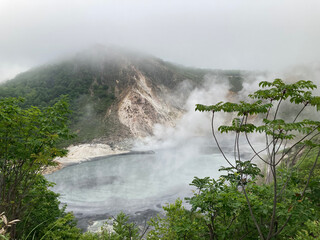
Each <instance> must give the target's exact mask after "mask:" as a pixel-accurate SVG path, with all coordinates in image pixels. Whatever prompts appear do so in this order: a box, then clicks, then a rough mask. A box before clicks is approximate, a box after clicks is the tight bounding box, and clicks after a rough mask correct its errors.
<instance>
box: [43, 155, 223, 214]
mask: <svg viewBox="0 0 320 240" xmlns="http://www.w3.org/2000/svg"><path fill="white" fill-rule="evenodd" d="M222 165H226V164H225V161H224V159H223V158H222V157H221V154H220V153H218V152H216V153H215V152H213V151H210V153H207V154H204V153H198V152H196V153H193V154H190V152H186V151H179V150H175V151H172V150H170V151H164V150H163V151H157V152H156V153H155V154H139V155H118V156H113V157H107V158H105V159H101V160H97V161H89V162H84V163H81V164H77V165H73V166H69V167H66V168H64V169H62V170H60V171H57V172H54V173H53V174H50V175H47V176H46V177H47V179H48V180H49V181H52V182H55V183H56V185H55V186H54V188H53V190H54V191H55V192H58V193H60V194H61V196H60V200H61V202H62V203H66V204H67V205H68V207H67V210H68V211H73V212H74V213H78V214H88V215H90V214H100V213H110V214H117V213H119V212H120V211H121V210H122V211H125V212H127V213H130V212H132V213H133V212H136V211H143V210H146V209H154V210H160V208H161V207H160V206H161V205H164V204H165V203H168V202H170V203H171V202H174V201H175V199H176V198H178V197H180V198H181V199H183V198H184V197H187V196H191V195H192V188H191V186H189V183H191V182H192V180H193V178H194V176H197V177H206V176H210V177H218V176H219V175H220V173H219V171H218V169H219V168H220V166H222Z"/></svg>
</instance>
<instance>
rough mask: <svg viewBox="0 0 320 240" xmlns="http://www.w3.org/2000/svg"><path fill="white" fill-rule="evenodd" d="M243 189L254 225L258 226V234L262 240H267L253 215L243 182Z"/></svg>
mask: <svg viewBox="0 0 320 240" xmlns="http://www.w3.org/2000/svg"><path fill="white" fill-rule="evenodd" d="M241 187H242V191H243V193H244V196H245V197H246V201H247V204H248V207H249V212H250V215H251V218H252V220H253V222H254V225H256V228H257V230H258V232H259V235H260V238H261V239H262V240H264V239H265V238H264V236H263V234H262V231H261V229H260V226H259V224H258V222H257V220H256V218H255V216H254V215H253V211H252V207H251V204H250V200H249V198H248V195H247V191H246V189H245V187H244V185H243V183H242V182H241Z"/></svg>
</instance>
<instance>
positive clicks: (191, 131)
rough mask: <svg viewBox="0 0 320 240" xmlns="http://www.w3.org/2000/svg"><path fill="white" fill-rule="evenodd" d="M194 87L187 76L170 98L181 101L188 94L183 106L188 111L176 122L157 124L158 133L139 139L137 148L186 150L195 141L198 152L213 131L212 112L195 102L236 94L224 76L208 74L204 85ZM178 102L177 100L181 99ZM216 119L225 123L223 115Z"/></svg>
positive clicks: (194, 150) (209, 100)
mask: <svg viewBox="0 0 320 240" xmlns="http://www.w3.org/2000/svg"><path fill="white" fill-rule="evenodd" d="M190 89H192V83H191V82H190V81H188V80H186V81H184V82H182V83H181V84H180V85H179V87H178V88H177V90H176V91H175V93H174V95H170V96H169V97H168V98H170V99H178V101H179V103H180V102H181V101H182V100H183V99H184V98H185V103H184V105H183V106H182V107H183V109H184V112H185V113H184V114H183V116H182V117H181V119H179V120H178V122H177V123H176V126H175V127H167V126H165V125H160V124H156V125H155V126H154V131H153V133H154V136H152V137H147V138H144V139H143V140H142V141H141V140H140V141H138V142H136V144H135V149H139V150H161V149H177V148H178V149H179V148H180V149H181V148H184V149H185V150H186V149H188V148H189V147H190V144H191V145H192V151H193V152H197V151H198V150H199V149H200V148H201V146H203V144H205V142H207V139H208V137H209V136H210V135H211V125H210V121H211V114H210V113H200V112H196V111H195V104H197V103H201V104H206V105H211V104H215V103H217V102H219V101H228V100H230V99H231V98H232V95H231V93H230V91H229V89H230V86H229V83H228V79H224V81H221V79H219V80H218V79H217V78H215V77H212V76H209V75H208V76H206V77H205V79H204V81H203V83H202V84H201V85H200V86H197V87H196V88H194V89H193V90H192V91H190ZM188 91H189V93H188ZM186 95H187V97H186ZM175 103H176V104H177V102H175ZM215 121H216V123H217V124H222V123H223V122H224V118H223V117H220V118H218V119H216V120H215ZM203 138H204V139H205V140H204V139H203ZM211 143H212V142H210V145H211ZM189 150H190V148H189ZM188 152H190V151H188Z"/></svg>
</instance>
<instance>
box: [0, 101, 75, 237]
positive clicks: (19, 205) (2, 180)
mask: <svg viewBox="0 0 320 240" xmlns="http://www.w3.org/2000/svg"><path fill="white" fill-rule="evenodd" d="M22 103H23V99H20V98H19V99H16V98H4V99H0V212H5V214H6V216H7V217H8V218H9V219H21V218H22V217H24V216H26V215H27V213H28V209H31V208H32V207H33V203H34V202H33V201H30V202H26V199H28V198H30V197H31V196H32V195H34V191H35V188H34V187H35V185H36V183H37V182H38V181H39V174H40V173H41V170H42V169H43V168H44V167H46V166H48V165H54V164H55V163H54V162H53V159H54V158H55V157H57V156H63V155H65V154H66V151H65V150H64V149H61V148H58V147H57V144H58V143H59V141H60V140H61V139H67V138H69V137H70V136H71V135H70V134H69V130H68V127H67V123H68V114H69V109H68V104H67V101H66V98H65V97H64V98H62V99H60V100H59V101H58V102H57V103H56V104H54V105H53V106H52V107H46V108H43V109H42V110H40V109H39V108H37V107H30V108H28V109H24V108H22V107H21V104H22ZM10 231H11V236H12V237H13V238H14V237H16V228H15V227H14V226H12V227H11V228H10Z"/></svg>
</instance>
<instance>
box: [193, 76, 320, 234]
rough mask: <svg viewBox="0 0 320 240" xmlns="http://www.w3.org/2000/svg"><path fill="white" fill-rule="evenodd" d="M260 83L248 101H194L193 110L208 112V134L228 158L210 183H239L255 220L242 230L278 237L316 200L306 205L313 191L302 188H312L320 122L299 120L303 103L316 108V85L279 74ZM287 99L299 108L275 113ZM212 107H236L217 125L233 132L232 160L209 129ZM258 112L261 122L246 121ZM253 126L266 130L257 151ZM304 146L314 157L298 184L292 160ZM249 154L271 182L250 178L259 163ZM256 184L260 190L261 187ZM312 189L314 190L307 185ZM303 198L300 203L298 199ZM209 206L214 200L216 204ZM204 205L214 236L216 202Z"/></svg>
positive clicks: (319, 147) (319, 102) (307, 213)
mask: <svg viewBox="0 0 320 240" xmlns="http://www.w3.org/2000/svg"><path fill="white" fill-rule="evenodd" d="M260 87H262V89H260V90H258V91H256V92H255V93H253V94H251V95H249V97H251V98H252V99H253V100H254V101H253V102H251V103H248V102H240V103H230V102H227V103H222V102H220V103H218V104H216V105H211V106H204V105H201V104H198V105H197V107H196V110H199V111H210V112H212V133H213V137H214V139H215V141H216V143H217V145H218V147H219V150H220V151H221V153H222V155H223V157H224V158H225V160H226V161H227V163H228V164H229V166H228V167H227V168H222V169H221V170H225V171H227V172H228V175H225V176H222V178H223V180H222V182H218V183H217V182H216V181H213V182H212V183H211V185H212V187H213V189H219V188H221V184H223V183H224V181H227V183H228V185H227V188H229V187H232V185H234V187H236V189H237V188H240V189H241V191H242V196H243V197H244V198H245V202H246V204H247V208H248V209H246V210H245V212H246V213H247V215H250V222H251V224H254V228H253V229H254V233H252V232H253V229H252V228H250V230H249V231H246V232H245V234H247V235H248V236H249V235H253V236H254V238H257V237H258V236H259V238H260V239H267V240H268V239H274V238H277V237H279V236H280V235H281V236H282V237H283V236H286V237H288V236H292V235H291V234H292V233H288V230H287V229H288V228H287V226H288V225H295V226H299V224H303V223H304V221H303V222H300V221H301V219H304V218H303V216H305V217H312V216H314V215H313V211H312V210H314V208H315V207H317V206H314V207H311V206H310V204H311V205H312V198H314V197H315V196H312V197H310V196H309V197H308V196H307V194H306V192H307V189H308V191H310V190H311V189H310V186H309V183H310V179H311V177H312V175H313V173H314V170H315V168H316V166H317V162H318V158H319V155H320V145H319V143H318V142H317V141H315V140H316V137H317V136H318V135H319V130H320V122H319V121H314V120H310V119H304V120H301V121H298V120H299V116H300V115H301V114H302V113H303V111H304V110H305V109H306V107H309V106H310V107H315V108H316V109H317V110H319V109H320V97H318V96H313V95H312V92H311V91H310V90H313V89H315V88H316V85H314V84H313V83H312V82H311V81H303V80H301V81H298V82H296V83H294V84H285V83H284V82H283V81H282V80H281V79H275V80H274V81H273V82H266V81H265V82H261V83H260ZM256 99H257V100H256ZM288 102H289V103H292V104H297V105H302V106H301V110H300V111H298V112H297V113H296V115H295V116H294V117H293V119H292V121H286V120H284V119H281V118H280V117H279V115H280V114H279V113H280V107H281V106H282V105H283V104H286V103H288ZM216 112H228V113H236V114H237V115H238V117H236V118H234V119H233V120H232V123H231V125H228V126H220V127H219V129H218V130H219V131H220V132H221V133H228V132H233V133H235V144H234V161H231V159H229V158H228V157H227V156H226V155H225V154H224V152H223V150H222V148H221V147H220V145H219V142H218V140H217V137H216V134H215V132H214V126H213V125H214V124H213V121H214V116H215V113H216ZM258 114H260V115H263V116H262V124H261V125H254V124H253V123H249V120H250V119H252V118H251V116H254V115H258ZM254 132H257V133H262V134H265V145H266V146H265V148H264V149H262V150H260V151H259V150H257V149H255V147H254V146H253V144H252V142H251V141H250V139H249V133H254ZM241 135H242V136H244V138H245V140H246V141H247V144H248V145H249V146H250V147H251V150H252V151H253V156H252V157H251V158H249V159H243V157H242V156H241V149H240V137H241ZM290 140H294V141H293V142H292V143H291V145H288V141H290ZM296 146H298V149H297V150H296V149H295V151H294V152H293V150H294V148H295V147H296ZM303 150H305V151H311V150H316V151H317V156H316V157H315V159H314V163H313V166H312V167H311V168H310V169H309V171H308V174H307V179H306V181H304V182H302V181H299V184H297V182H294V181H293V180H294V178H293V176H294V175H295V172H296V169H295V167H292V165H293V164H294V163H295V159H296V158H297V156H298V155H299V153H301V152H302V151H303ZM263 153H265V155H263ZM289 154H290V155H289ZM288 157H290V159H287V161H288V162H289V161H291V164H286V166H284V165H283V166H281V168H278V166H279V165H280V164H281V163H283V162H284V159H286V158H288ZM254 158H257V159H259V160H261V161H262V162H263V163H264V164H266V166H267V167H268V169H267V170H268V173H267V176H266V183H270V184H268V185H262V186H259V185H257V184H256V181H255V178H256V176H258V175H259V174H260V169H259V168H257V167H256V165H255V164H254V163H253V162H252V161H253V159H254ZM200 183H201V184H199V181H197V182H196V185H195V186H196V187H197V188H198V189H199V190H202V188H203V186H205V187H207V186H206V184H208V183H210V182H208V181H205V179H202V181H200ZM194 184H195V183H194ZM212 187H211V188H212ZM223 188H224V187H223ZM261 190H263V191H262V192H261ZM200 192H201V191H200ZM311 193H313V192H312V191H311ZM311 195H313V194H311ZM200 196H201V194H200ZM266 196H268V197H267V201H266V200H265V199H266ZM252 197H254V198H252ZM202 202H203V201H202ZM235 202H238V201H235ZM302 202H304V204H301V203H302ZM192 203H193V208H194V207H196V208H200V209H201V210H202V209H203V206H202V205H201V204H199V205H195V204H194V201H191V204H192ZM262 205H264V207H263V209H261V210H262V212H260V209H259V206H262ZM212 206H215V204H213V205H212ZM205 210H206V212H207V214H209V216H210V218H211V223H210V227H209V229H210V232H211V237H210V239H215V235H214V230H215V229H214V219H215V218H216V217H217V216H218V215H217V214H216V207H214V208H213V209H208V210H207V209H206V208H205ZM209 210H210V211H209ZM231 219H232V220H231V224H233V222H234V220H233V218H231ZM304 220H306V219H304ZM287 234H289V235H287ZM238 236H240V235H238Z"/></svg>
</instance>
